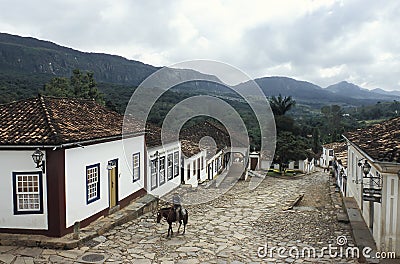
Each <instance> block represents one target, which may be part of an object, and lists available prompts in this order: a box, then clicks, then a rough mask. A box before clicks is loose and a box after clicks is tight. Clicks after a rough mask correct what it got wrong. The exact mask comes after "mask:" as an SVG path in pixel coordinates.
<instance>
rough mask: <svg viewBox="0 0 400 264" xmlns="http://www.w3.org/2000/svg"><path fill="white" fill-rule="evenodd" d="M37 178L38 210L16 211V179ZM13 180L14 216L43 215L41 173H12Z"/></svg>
mask: <svg viewBox="0 0 400 264" xmlns="http://www.w3.org/2000/svg"><path fill="white" fill-rule="evenodd" d="M20 175H22V176H38V195H39V197H38V198H39V209H38V210H35V209H34V210H23V209H22V210H21V209H18V192H17V191H18V189H17V177H18V176H20ZM12 180H13V206H14V215H23V214H43V173H42V172H41V171H29V172H22V171H21V172H15V171H14V172H12Z"/></svg>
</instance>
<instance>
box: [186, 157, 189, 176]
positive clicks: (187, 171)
mask: <svg viewBox="0 0 400 264" xmlns="http://www.w3.org/2000/svg"><path fill="white" fill-rule="evenodd" d="M186 174H187V175H186V176H187V177H186V178H187V180H190V161H189V162H188V164H187V170H186Z"/></svg>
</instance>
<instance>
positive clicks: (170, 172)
mask: <svg viewBox="0 0 400 264" xmlns="http://www.w3.org/2000/svg"><path fill="white" fill-rule="evenodd" d="M173 178H174V154H173V153H169V154H168V155H167V180H168V181H170V180H172V179H173Z"/></svg>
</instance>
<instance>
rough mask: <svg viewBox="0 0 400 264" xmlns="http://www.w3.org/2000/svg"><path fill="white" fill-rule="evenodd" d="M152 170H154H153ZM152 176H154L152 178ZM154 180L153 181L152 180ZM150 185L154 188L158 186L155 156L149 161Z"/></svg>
mask: <svg viewBox="0 0 400 264" xmlns="http://www.w3.org/2000/svg"><path fill="white" fill-rule="evenodd" d="M153 170H154V171H153ZM153 176H154V178H153ZM153 180H154V182H153ZM150 187H151V190H154V189H155V188H157V187H158V159H157V158H155V159H153V160H151V161H150Z"/></svg>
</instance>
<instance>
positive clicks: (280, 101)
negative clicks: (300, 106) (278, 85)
mask: <svg viewBox="0 0 400 264" xmlns="http://www.w3.org/2000/svg"><path fill="white" fill-rule="evenodd" d="M269 103H270V105H271V109H272V112H273V113H274V115H277V116H279V115H284V114H286V112H288V111H289V110H290V109H292V108H293V107H294V106H295V105H296V101H295V100H293V98H292V97H291V96H285V97H282V95H281V94H279V95H278V96H271V97H270V98H269Z"/></svg>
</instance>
